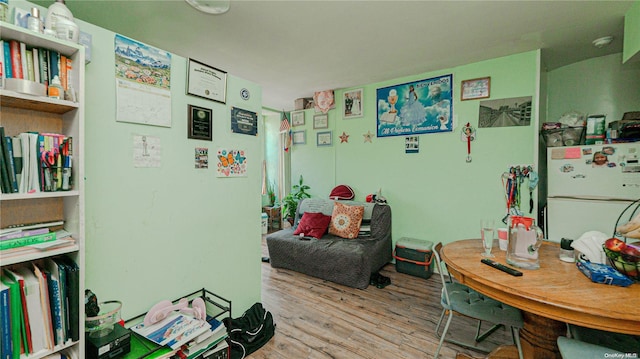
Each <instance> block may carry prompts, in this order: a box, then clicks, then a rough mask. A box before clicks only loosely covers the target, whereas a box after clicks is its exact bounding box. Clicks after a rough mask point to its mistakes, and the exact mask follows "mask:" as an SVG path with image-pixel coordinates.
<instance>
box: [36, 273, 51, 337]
mask: <svg viewBox="0 0 640 359" xmlns="http://www.w3.org/2000/svg"><path fill="white" fill-rule="evenodd" d="M33 273H34V274H35V275H36V278H37V279H38V284H39V287H40V305H41V306H42V318H43V320H44V331H45V343H46V347H47V348H49V349H53V347H54V346H55V339H54V330H53V319H52V315H51V301H50V297H49V282H48V278H47V275H46V273H45V272H44V271H43V270H42V269H41V268H40V266H39V265H37V264H35V263H33Z"/></svg>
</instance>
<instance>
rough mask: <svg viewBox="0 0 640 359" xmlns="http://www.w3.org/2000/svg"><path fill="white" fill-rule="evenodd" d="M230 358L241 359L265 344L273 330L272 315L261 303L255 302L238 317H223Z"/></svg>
mask: <svg viewBox="0 0 640 359" xmlns="http://www.w3.org/2000/svg"><path fill="white" fill-rule="evenodd" d="M222 323H224V325H225V327H227V333H229V337H228V338H227V343H229V347H230V351H231V359H242V358H244V357H245V356H247V355H249V354H251V353H253V352H255V351H256V350H258V349H260V348H261V347H262V346H263V345H265V344H266V343H267V342H268V341H269V340H270V339H271V338H272V337H273V334H274V332H275V328H276V325H275V324H274V323H273V316H272V315H271V313H270V312H269V311H267V310H265V309H264V307H263V306H262V303H255V304H254V305H252V306H251V308H249V309H247V311H246V312H244V313H243V314H242V316H241V317H240V318H235V319H231V318H224V319H223V320H222Z"/></svg>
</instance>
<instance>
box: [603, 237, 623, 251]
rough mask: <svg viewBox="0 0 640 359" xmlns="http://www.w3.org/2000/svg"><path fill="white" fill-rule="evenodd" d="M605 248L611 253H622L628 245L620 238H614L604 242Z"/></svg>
mask: <svg viewBox="0 0 640 359" xmlns="http://www.w3.org/2000/svg"><path fill="white" fill-rule="evenodd" d="M604 246H605V247H607V249H609V250H611V251H614V252H620V251H622V250H623V249H624V248H625V247H626V246H627V244H626V243H624V242H623V241H621V240H619V239H618V238H615V237H613V238H609V239H607V240H606V241H605V242H604Z"/></svg>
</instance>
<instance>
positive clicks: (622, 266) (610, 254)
mask: <svg viewBox="0 0 640 359" xmlns="http://www.w3.org/2000/svg"><path fill="white" fill-rule="evenodd" d="M603 248H604V253H605V254H606V255H607V260H608V261H609V265H611V266H612V267H613V268H615V269H616V270H617V271H618V272H620V273H622V274H624V275H626V276H627V277H629V278H631V279H633V280H635V281H640V242H635V243H625V241H623V240H621V239H619V238H615V237H612V238H609V239H607V240H606V241H605V242H604V245H603Z"/></svg>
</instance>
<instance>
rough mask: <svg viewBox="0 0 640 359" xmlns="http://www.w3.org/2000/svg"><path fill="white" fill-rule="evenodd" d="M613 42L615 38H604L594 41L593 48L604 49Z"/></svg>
mask: <svg viewBox="0 0 640 359" xmlns="http://www.w3.org/2000/svg"><path fill="white" fill-rule="evenodd" d="M611 41H613V36H604V37H601V38H598V39H595V40H593V42H592V43H593V46H595V47H597V48H602V47H605V46H607V45H609V44H610V43H611Z"/></svg>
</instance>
